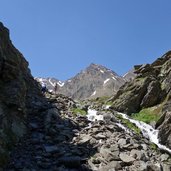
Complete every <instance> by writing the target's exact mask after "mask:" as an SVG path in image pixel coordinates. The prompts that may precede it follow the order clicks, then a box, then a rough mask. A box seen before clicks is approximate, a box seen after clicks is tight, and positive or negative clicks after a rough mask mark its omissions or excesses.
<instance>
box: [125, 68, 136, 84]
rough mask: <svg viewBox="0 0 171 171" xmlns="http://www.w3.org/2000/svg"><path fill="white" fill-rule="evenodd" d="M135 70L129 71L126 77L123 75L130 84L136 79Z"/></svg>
mask: <svg viewBox="0 0 171 171" xmlns="http://www.w3.org/2000/svg"><path fill="white" fill-rule="evenodd" d="M134 71H135V69H131V70H130V71H128V72H127V73H126V74H125V75H123V78H124V79H125V80H126V81H127V82H128V81H131V80H133V79H134V78H135V76H136V74H135V73H134Z"/></svg>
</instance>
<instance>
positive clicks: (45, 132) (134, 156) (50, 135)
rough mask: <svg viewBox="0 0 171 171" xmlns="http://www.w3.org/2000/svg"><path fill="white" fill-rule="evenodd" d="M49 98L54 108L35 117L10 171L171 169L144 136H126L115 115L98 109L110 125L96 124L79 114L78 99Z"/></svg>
mask: <svg viewBox="0 0 171 171" xmlns="http://www.w3.org/2000/svg"><path fill="white" fill-rule="evenodd" d="M46 96H47V99H48V104H49V105H48V106H46V108H43V109H42V110H40V111H39V112H37V113H33V114H32V115H30V117H29V132H28V134H27V135H26V137H25V138H24V139H23V140H22V141H21V142H20V143H19V144H18V146H17V147H16V149H15V150H14V151H13V152H12V154H11V161H10V162H9V165H8V167H7V168H6V169H5V171H11V170H35V171H38V170H42V171H51V170H58V171H90V170H92V171H109V170H117V171H124V170H125V171H126V170H129V171H137V170H138V171H161V170H164V171H169V170H170V169H171V161H170V159H169V155H168V154H167V153H165V152H164V151H160V150H157V149H156V147H155V146H154V145H152V144H151V143H150V142H149V140H147V139H145V138H143V137H142V135H141V134H136V133H135V132H132V131H131V130H130V132H125V130H124V129H122V128H120V127H119V125H118V124H117V123H119V122H120V123H121V122H122V121H121V120H120V119H119V118H117V114H116V113H115V112H113V111H111V110H104V109H102V108H99V107H98V108H96V109H97V110H98V113H99V114H102V115H103V116H104V117H105V120H104V121H96V122H90V121H88V120H87V117H86V116H83V115H81V114H80V113H79V112H77V114H76V113H73V110H72V109H73V108H78V107H79V108H80V107H81V105H80V104H78V103H76V102H74V101H73V100H72V99H70V98H68V97H65V96H63V95H59V94H58V95H54V94H46ZM42 107H43V106H42ZM82 107H83V106H82ZM90 107H92V108H94V105H93V104H91V106H90ZM90 123H91V125H90ZM88 125H89V126H88Z"/></svg>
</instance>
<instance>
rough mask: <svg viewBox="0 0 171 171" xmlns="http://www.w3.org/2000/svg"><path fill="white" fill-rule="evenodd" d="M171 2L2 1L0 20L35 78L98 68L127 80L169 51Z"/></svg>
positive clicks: (133, 0)
mask: <svg viewBox="0 0 171 171" xmlns="http://www.w3.org/2000/svg"><path fill="white" fill-rule="evenodd" d="M170 7H171V1H170V0H141V1H140V0H139V1H138V0H129V1H128V0H27V1H26V0H4V1H1V6H0V21H1V22H3V23H4V25H5V26H6V27H8V28H9V29H10V36H11V40H12V42H13V44H14V45H15V47H17V48H18V49H19V50H20V51H21V53H22V54H23V55H24V57H25V58H26V59H27V60H28V62H29V67H30V69H31V72H32V75H33V76H35V77H36V76H41V77H55V78H58V79H60V80H66V79H69V78H71V77H73V76H74V75H75V74H77V73H78V72H80V71H81V70H82V69H85V68H86V67H87V66H88V65H89V64H90V63H96V64H101V65H104V66H106V67H107V68H109V69H112V70H114V71H115V72H117V73H118V74H119V75H123V74H124V73H125V72H127V71H128V70H129V69H131V68H132V67H133V65H135V64H142V63H151V62H153V61H154V60H155V59H156V58H158V57H160V56H161V55H163V54H164V53H165V52H167V51H168V50H170V49H171V10H170Z"/></svg>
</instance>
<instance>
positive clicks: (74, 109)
mask: <svg viewBox="0 0 171 171" xmlns="http://www.w3.org/2000/svg"><path fill="white" fill-rule="evenodd" d="M71 111H72V113H73V114H74V115H78V114H80V115H86V114H87V112H86V111H85V110H82V109H80V108H72V110H71Z"/></svg>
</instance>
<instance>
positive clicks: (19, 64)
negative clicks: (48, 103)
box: [0, 23, 40, 167]
mask: <svg viewBox="0 0 171 171" xmlns="http://www.w3.org/2000/svg"><path fill="white" fill-rule="evenodd" d="M0 91H1V92H0V167H1V166H2V165H4V164H5V163H6V161H7V158H8V156H9V151H10V150H11V149H12V147H13V146H14V144H15V143H16V142H17V141H18V140H19V138H20V137H22V136H23V135H24V133H25V132H26V129H27V128H26V118H27V115H28V113H29V112H30V111H31V110H30V107H31V106H33V105H32V104H33V103H36V99H38V98H39V95H40V93H39V88H38V84H37V82H35V81H34V79H33V77H32V76H31V73H30V70H29V68H28V62H27V61H26V60H25V59H24V57H23V55H22V54H21V53H20V52H19V51H18V50H17V49H16V48H15V47H14V46H13V44H12V42H11V40H10V38H9V30H8V29H7V28H5V27H4V26H3V24H2V23H0Z"/></svg>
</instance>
